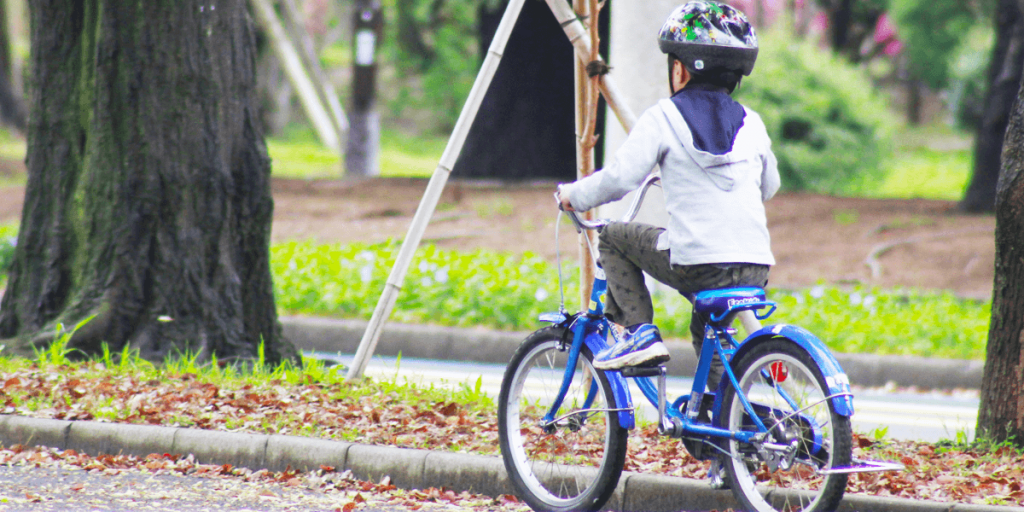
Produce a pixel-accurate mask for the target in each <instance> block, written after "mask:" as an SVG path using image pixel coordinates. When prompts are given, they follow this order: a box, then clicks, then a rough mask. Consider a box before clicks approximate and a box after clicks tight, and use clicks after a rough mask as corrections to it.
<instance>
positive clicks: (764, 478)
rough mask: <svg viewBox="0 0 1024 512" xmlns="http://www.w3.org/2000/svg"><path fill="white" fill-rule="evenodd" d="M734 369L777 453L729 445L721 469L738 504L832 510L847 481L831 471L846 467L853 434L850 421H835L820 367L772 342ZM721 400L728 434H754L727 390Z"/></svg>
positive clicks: (791, 347)
mask: <svg viewBox="0 0 1024 512" xmlns="http://www.w3.org/2000/svg"><path fill="white" fill-rule="evenodd" d="M734 369H735V371H736V378H737V381H738V383H739V387H740V389H741V390H742V391H743V395H744V396H746V397H747V399H748V400H749V401H750V403H751V405H752V406H753V410H754V413H755V414H756V415H757V416H758V418H759V419H760V420H761V422H762V424H763V425H764V426H765V427H766V428H767V429H768V434H769V435H768V438H767V442H768V443H771V444H772V445H773V446H774V448H772V449H767V448H766V449H765V450H763V451H760V452H759V451H758V450H757V449H756V448H755V447H754V446H752V445H750V444H746V443H741V442H738V441H729V442H728V443H727V446H728V450H727V451H728V455H723V456H722V463H723V465H724V466H725V470H726V477H727V478H728V481H729V485H730V486H731V487H732V489H733V492H734V493H735V494H736V497H737V498H739V499H740V500H741V501H743V503H744V504H745V505H746V506H747V508H748V510H751V511H757V512H774V511H790V512H798V511H804V512H823V511H831V510H835V508H836V507H837V506H838V505H839V501H840V500H841V499H842V497H843V493H844V492H845V491H846V483H847V475H846V474H845V473H830V472H828V470H829V469H832V468H838V467H843V466H848V465H849V463H850V458H851V450H852V443H853V434H852V431H851V427H850V418H848V417H845V416H841V415H839V414H837V413H836V411H835V407H834V405H833V403H832V400H831V399H830V398H829V391H828V387H827V386H826V384H825V378H824V376H823V375H822V373H821V370H820V369H819V368H818V365H817V364H815V363H814V361H813V360H812V359H811V356H810V355H809V354H808V353H807V352H806V351H805V350H804V349H803V348H801V347H800V346H799V345H797V344H796V343H793V342H792V341H789V340H786V339H782V338H777V339H774V340H770V341H767V342H765V343H763V344H761V345H759V346H757V347H754V348H753V349H752V350H751V351H750V352H748V353H747V354H745V355H744V356H743V357H742V358H741V360H740V361H738V362H737V363H736V365H735V366H734ZM722 398H723V401H722V414H723V415H725V416H724V423H725V426H726V428H728V429H730V430H747V431H756V430H757V428H756V427H755V426H754V421H753V420H752V418H751V417H750V416H749V415H748V414H747V412H746V410H745V409H744V407H743V404H742V403H741V401H740V400H739V397H738V396H737V394H736V391H735V390H734V389H733V388H732V386H729V387H728V391H726V392H725V395H724V396H723V397H722ZM766 444H767V443H766ZM782 446H785V447H788V448H789V449H788V450H781V449H779V447H782Z"/></svg>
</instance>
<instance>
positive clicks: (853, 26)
mask: <svg viewBox="0 0 1024 512" xmlns="http://www.w3.org/2000/svg"><path fill="white" fill-rule="evenodd" d="M818 6H820V7H821V8H822V10H824V12H825V16H826V17H828V28H829V34H828V36H829V43H830V44H831V46H832V50H833V51H835V52H836V53H838V54H840V55H843V56H844V57H846V58H847V59H849V60H850V62H854V63H858V62H861V61H862V60H864V58H865V57H867V56H871V55H873V54H874V53H875V52H874V51H872V49H871V48H870V45H871V43H872V37H873V36H874V33H875V27H876V26H877V24H878V19H879V18H881V17H882V15H883V14H885V11H886V9H888V7H889V0H818Z"/></svg>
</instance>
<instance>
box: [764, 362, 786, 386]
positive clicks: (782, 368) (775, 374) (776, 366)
mask: <svg viewBox="0 0 1024 512" xmlns="http://www.w3.org/2000/svg"><path fill="white" fill-rule="evenodd" d="M768 373H769V374H770V375H771V376H772V380H774V381H775V382H786V378H788V377H789V368H787V367H786V363H783V362H782V361H775V362H774V363H772V364H770V365H768Z"/></svg>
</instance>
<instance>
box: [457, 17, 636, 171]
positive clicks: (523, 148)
mask: <svg viewBox="0 0 1024 512" xmlns="http://www.w3.org/2000/svg"><path fill="white" fill-rule="evenodd" d="M503 12H504V6H502V8H501V9H498V10H496V11H495V12H489V11H487V10H486V9H481V16H480V48H481V49H482V51H481V54H483V53H484V52H486V49H487V47H488V46H489V45H490V42H491V39H492V38H493V37H494V31H495V30H496V29H497V26H498V21H500V19H501V15H502V13H503ZM602 14H603V16H602V18H605V19H606V18H607V17H608V15H609V14H608V10H607V8H606V9H605V11H604V12H603V13H602ZM652 48H654V47H653V43H652ZM572 59H573V49H572V45H571V44H570V43H569V40H568V39H566V37H565V32H564V31H562V28H561V27H560V26H559V25H558V22H557V21H556V20H555V17H554V16H553V15H552V14H551V10H550V9H548V6H547V4H545V3H544V2H526V4H525V5H524V6H523V11H522V13H521V14H520V15H519V19H518V20H517V22H516V25H515V28H514V29H513V31H512V36H511V39H509V42H508V45H507V46H506V47H505V54H504V56H503V58H502V60H501V65H500V66H499V67H498V71H497V73H496V74H495V76H494V81H493V82H492V83H491V87H490V89H489V90H488V91H487V95H486V96H485V97H484V101H483V103H482V104H481V105H480V111H479V113H478V114H477V116H476V120H475V121H474V122H473V127H472V129H471V130H470V132H469V136H468V137H467V139H466V143H465V146H463V149H462V153H461V155H460V156H459V159H458V161H457V162H456V164H455V176H457V177H476V178H499V179H504V180H529V179H537V178H555V179H560V180H565V181H572V180H574V179H576V142H575V141H576V139H575V133H576V132H575V121H574V119H575V108H574V96H573V94H574V93H573V69H574V67H573V60H572Z"/></svg>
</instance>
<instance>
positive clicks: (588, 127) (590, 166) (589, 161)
mask: <svg viewBox="0 0 1024 512" xmlns="http://www.w3.org/2000/svg"><path fill="white" fill-rule="evenodd" d="M574 9H575V11H576V16H577V17H578V18H581V19H586V20H588V21H589V22H590V40H591V48H590V49H591V51H590V54H589V55H587V57H588V60H584V59H580V58H574V59H573V62H574V64H575V83H576V179H582V178H586V177H587V176H590V175H591V174H593V173H594V170H595V169H594V168H595V164H594V147H595V146H596V145H597V137H596V136H595V133H596V131H597V101H598V97H599V90H598V81H599V75H598V76H595V77H594V78H591V77H590V76H589V75H588V73H587V63H589V62H593V61H596V60H598V59H600V58H601V56H600V54H599V53H598V49H599V40H598V37H597V29H598V14H599V12H600V9H599V7H598V3H597V0H574ZM583 217H584V218H585V219H587V220H593V219H594V211H593V210H590V211H587V212H584V213H583ZM596 239H597V236H596V233H594V232H593V231H583V233H581V234H580V236H579V244H580V247H579V253H580V310H581V311H586V310H587V309H588V308H589V305H590V291H591V286H592V285H593V282H594V272H595V270H596V269H595V265H594V258H593V257H592V256H591V254H590V247H591V246H592V245H596V243H597V240H596Z"/></svg>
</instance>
